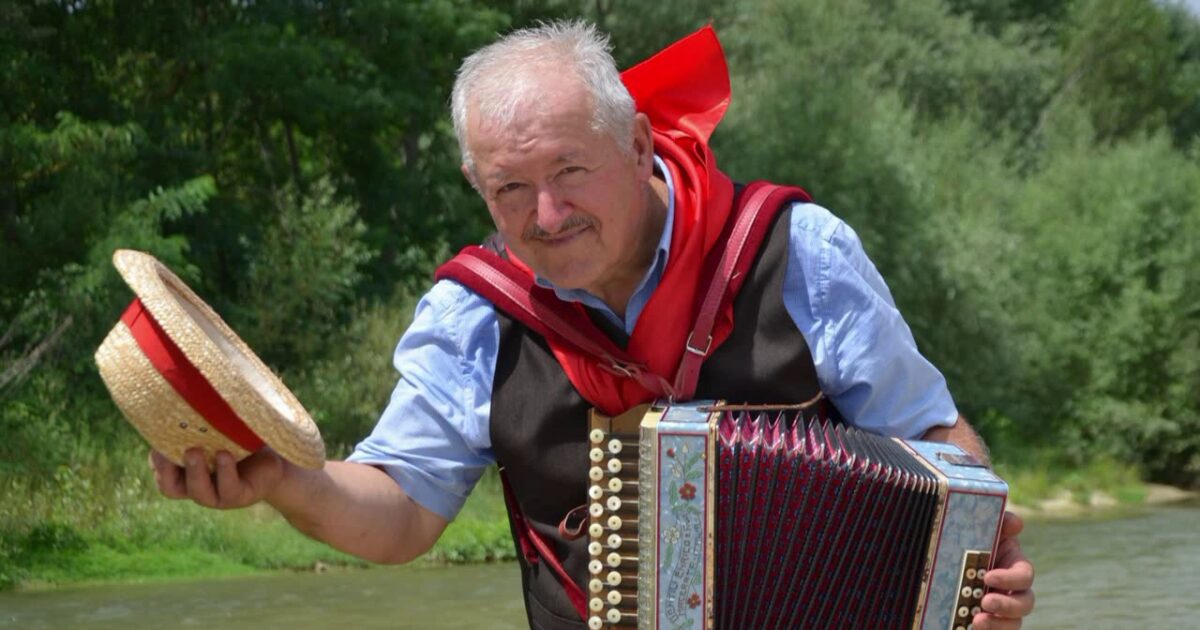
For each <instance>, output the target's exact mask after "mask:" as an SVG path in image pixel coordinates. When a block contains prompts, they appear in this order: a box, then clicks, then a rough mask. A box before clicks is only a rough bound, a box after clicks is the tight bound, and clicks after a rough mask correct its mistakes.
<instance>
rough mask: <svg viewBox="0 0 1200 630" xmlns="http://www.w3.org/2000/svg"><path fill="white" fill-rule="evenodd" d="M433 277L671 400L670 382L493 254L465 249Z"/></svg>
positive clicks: (484, 249) (483, 248)
mask: <svg viewBox="0 0 1200 630" xmlns="http://www.w3.org/2000/svg"><path fill="white" fill-rule="evenodd" d="M434 277H435V278H436V279H438V280H443V279H450V280H454V281H456V282H459V283H461V284H463V285H464V286H466V287H467V288H469V289H471V290H472V291H475V292H476V293H478V294H480V295H482V296H483V297H484V298H486V299H487V300H489V301H490V302H491V303H492V304H494V305H495V306H496V308H499V309H500V310H502V311H504V312H505V313H507V314H508V315H509V316H510V317H512V318H513V319H516V320H517V321H519V322H521V323H522V324H524V325H526V326H528V327H529V329H530V330H532V331H534V332H536V333H537V334H539V335H541V336H542V337H545V338H546V339H552V340H554V341H556V342H559V343H560V344H565V345H568V346H570V347H572V348H574V349H575V350H576V351H577V352H580V353H582V354H584V355H586V356H590V357H592V358H593V359H595V360H596V362H597V364H598V365H599V366H600V367H601V368H602V369H604V370H607V371H609V372H611V373H613V374H616V375H619V376H624V377H627V378H632V379H634V380H636V381H638V382H639V383H641V385H642V386H643V387H645V388H646V390H647V391H649V392H650V393H652V394H654V395H655V396H670V395H671V389H670V383H669V382H668V381H667V380H666V379H664V378H662V377H661V376H659V375H657V374H654V373H653V372H651V371H650V370H649V369H647V368H646V366H644V365H642V364H641V363H638V362H637V361H634V360H633V358H632V357H630V356H629V355H628V354H627V353H626V352H625V351H624V350H623V349H621V348H620V347H618V346H617V345H616V344H615V343H613V342H612V340H611V339H609V338H608V337H607V336H605V335H604V334H603V333H602V332H600V331H599V330H598V329H597V328H596V324H595V323H594V322H592V320H591V319H589V318H588V317H587V315H586V314H585V313H584V312H583V311H582V310H581V309H579V308H576V307H575V306H573V305H570V304H566V303H564V302H563V301H561V300H559V299H558V298H557V297H556V296H555V295H554V292H553V291H550V290H548V289H544V288H542V287H539V286H537V285H536V284H534V282H533V279H532V278H530V277H529V275H528V274H525V273H523V272H522V271H521V270H519V269H517V267H516V266H515V265H513V264H512V263H511V262H509V261H507V260H505V259H504V258H502V257H500V256H499V255H497V254H496V253H495V252H493V251H492V250H490V249H488V248H485V247H478V246H474V247H466V248H464V249H463V250H462V251H461V252H459V253H458V255H457V256H455V257H454V258H452V259H450V261H449V262H447V263H445V264H443V265H442V266H441V267H438V270H437V272H436V273H435V274H434Z"/></svg>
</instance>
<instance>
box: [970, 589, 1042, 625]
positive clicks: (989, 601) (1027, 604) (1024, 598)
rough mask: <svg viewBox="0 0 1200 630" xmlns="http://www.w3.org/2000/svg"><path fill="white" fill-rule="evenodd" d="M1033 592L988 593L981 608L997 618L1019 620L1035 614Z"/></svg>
mask: <svg viewBox="0 0 1200 630" xmlns="http://www.w3.org/2000/svg"><path fill="white" fill-rule="evenodd" d="M1033 604H1034V596H1033V591H1032V590H1029V591H1017V592H1014V593H988V594H987V595H984V596H983V601H982V602H981V603H980V607H981V608H983V610H984V612H987V613H991V614H992V615H993V616H995V617H1005V618H1009V619H1019V618H1021V617H1024V616H1026V615H1028V614H1029V613H1031V612H1033Z"/></svg>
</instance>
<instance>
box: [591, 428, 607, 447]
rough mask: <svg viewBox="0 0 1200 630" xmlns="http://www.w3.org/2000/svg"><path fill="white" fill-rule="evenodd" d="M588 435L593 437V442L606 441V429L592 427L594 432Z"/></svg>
mask: <svg viewBox="0 0 1200 630" xmlns="http://www.w3.org/2000/svg"><path fill="white" fill-rule="evenodd" d="M588 437H590V438H591V439H592V444H600V443H601V442H603V441H604V431H601V430H600V429H592V432H591V433H589V434H588Z"/></svg>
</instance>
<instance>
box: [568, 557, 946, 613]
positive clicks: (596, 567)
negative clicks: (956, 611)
mask: <svg viewBox="0 0 1200 630" xmlns="http://www.w3.org/2000/svg"><path fill="white" fill-rule="evenodd" d="M603 570H604V563H603V562H600V561H599V560H592V561H591V562H589V563H588V571H589V572H591V574H592V575H599V574H600V572H601V571H603ZM966 610H967V609H966V608H964V609H963V611H964V613H963V616H966V613H965V611H966Z"/></svg>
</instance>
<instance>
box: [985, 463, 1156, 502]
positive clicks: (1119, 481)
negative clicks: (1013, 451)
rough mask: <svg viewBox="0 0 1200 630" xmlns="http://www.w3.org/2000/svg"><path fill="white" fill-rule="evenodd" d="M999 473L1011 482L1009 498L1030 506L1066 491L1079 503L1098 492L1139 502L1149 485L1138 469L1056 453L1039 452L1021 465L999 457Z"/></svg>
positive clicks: (997, 470)
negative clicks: (1078, 461) (1075, 460)
mask: <svg viewBox="0 0 1200 630" xmlns="http://www.w3.org/2000/svg"><path fill="white" fill-rule="evenodd" d="M996 472H997V473H998V474H999V475H1000V476H1001V477H1003V478H1004V480H1005V481H1007V482H1008V484H1009V501H1010V502H1011V503H1015V504H1018V505H1025V506H1029V507H1036V506H1037V505H1038V504H1039V503H1040V502H1042V501H1045V500H1049V499H1054V498H1057V497H1059V496H1061V495H1062V494H1063V493H1064V492H1066V493H1069V494H1070V496H1071V498H1072V499H1073V500H1074V501H1075V502H1076V503H1079V504H1080V505H1088V504H1089V503H1090V502H1091V498H1092V494H1093V493H1096V492H1100V493H1104V494H1107V495H1109V496H1111V497H1113V498H1114V499H1115V500H1116V501H1117V502H1118V503H1121V504H1138V503H1141V502H1143V501H1144V500H1145V499H1146V486H1145V484H1144V483H1143V481H1142V477H1141V474H1140V473H1139V471H1138V470H1137V468H1135V467H1133V466H1129V465H1127V464H1122V463H1120V462H1117V461H1116V460H1113V459H1111V458H1106V457H1098V458H1094V459H1091V460H1089V461H1088V462H1087V463H1085V464H1083V465H1081V466H1072V465H1069V464H1068V463H1066V462H1064V461H1063V460H1062V459H1061V457H1059V456H1057V455H1056V454H1054V453H1051V452H1039V453H1035V454H1033V455H1032V456H1031V457H1030V458H1029V459H1028V460H1027V461H1024V462H1022V463H1019V464H1013V463H1007V462H1005V461H1003V460H1000V461H998V462H997V464H996Z"/></svg>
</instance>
